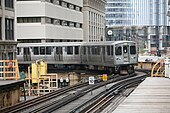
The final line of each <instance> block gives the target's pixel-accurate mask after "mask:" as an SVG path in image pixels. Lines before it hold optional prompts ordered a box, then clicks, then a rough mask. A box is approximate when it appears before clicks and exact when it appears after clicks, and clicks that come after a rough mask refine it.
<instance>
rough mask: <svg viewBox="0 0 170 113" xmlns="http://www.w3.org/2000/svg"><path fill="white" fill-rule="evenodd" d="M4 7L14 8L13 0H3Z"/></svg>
mask: <svg viewBox="0 0 170 113" xmlns="http://www.w3.org/2000/svg"><path fill="white" fill-rule="evenodd" d="M5 7H8V8H14V0H5Z"/></svg>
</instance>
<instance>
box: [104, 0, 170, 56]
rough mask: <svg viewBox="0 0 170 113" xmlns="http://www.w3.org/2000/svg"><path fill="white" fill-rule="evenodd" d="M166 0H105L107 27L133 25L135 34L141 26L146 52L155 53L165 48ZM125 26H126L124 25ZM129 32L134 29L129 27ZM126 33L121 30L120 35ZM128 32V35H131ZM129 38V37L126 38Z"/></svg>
mask: <svg viewBox="0 0 170 113" xmlns="http://www.w3.org/2000/svg"><path fill="white" fill-rule="evenodd" d="M167 11H168V0H107V4H106V26H107V28H109V29H110V28H112V27H117V26H122V27H124V28H125V29H124V30H125V31H127V30H126V28H128V29H129V27H135V30H136V31H137V32H136V34H135V35H136V36H137V35H138V36H139V34H138V31H140V29H141V28H142V30H143V31H144V32H143V34H142V36H143V37H144V38H146V39H145V40H146V42H147V45H146V48H147V49H148V52H150V53H153V54H155V53H156V52H157V50H160V51H163V50H164V49H166V48H167V46H168V42H169V41H170V40H169V38H168V37H169V34H170V30H169V25H170V24H169V21H168V17H167ZM126 26H127V27H126ZM131 30H132V31H131V33H132V32H133V30H134V29H131ZM124 34H127V33H125V32H122V34H120V35H122V36H125V35H124ZM132 35H133V34H129V35H128V37H133V36H132ZM127 39H129V38H127Z"/></svg>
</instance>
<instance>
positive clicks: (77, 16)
mask: <svg viewBox="0 0 170 113" xmlns="http://www.w3.org/2000/svg"><path fill="white" fill-rule="evenodd" d="M82 7H83V0H17V2H16V16H17V26H16V27H17V36H16V37H17V41H19V42H21V43H42V42H81V41H83V29H82V25H83V13H82Z"/></svg>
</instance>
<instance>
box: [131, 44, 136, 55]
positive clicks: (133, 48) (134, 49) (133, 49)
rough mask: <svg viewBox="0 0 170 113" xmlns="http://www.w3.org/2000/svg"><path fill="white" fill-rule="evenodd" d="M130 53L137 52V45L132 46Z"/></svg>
mask: <svg viewBox="0 0 170 113" xmlns="http://www.w3.org/2000/svg"><path fill="white" fill-rule="evenodd" d="M130 54H136V47H135V46H130Z"/></svg>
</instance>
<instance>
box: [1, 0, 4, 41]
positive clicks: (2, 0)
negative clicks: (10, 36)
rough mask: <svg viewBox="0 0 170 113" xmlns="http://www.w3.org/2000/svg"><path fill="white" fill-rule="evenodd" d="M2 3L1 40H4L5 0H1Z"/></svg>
mask: <svg viewBox="0 0 170 113" xmlns="http://www.w3.org/2000/svg"><path fill="white" fill-rule="evenodd" d="M1 3H2V20H1V22H2V27H1V29H2V40H3V41H4V40H5V0H1Z"/></svg>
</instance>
